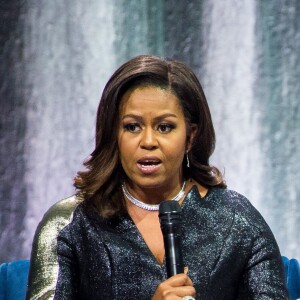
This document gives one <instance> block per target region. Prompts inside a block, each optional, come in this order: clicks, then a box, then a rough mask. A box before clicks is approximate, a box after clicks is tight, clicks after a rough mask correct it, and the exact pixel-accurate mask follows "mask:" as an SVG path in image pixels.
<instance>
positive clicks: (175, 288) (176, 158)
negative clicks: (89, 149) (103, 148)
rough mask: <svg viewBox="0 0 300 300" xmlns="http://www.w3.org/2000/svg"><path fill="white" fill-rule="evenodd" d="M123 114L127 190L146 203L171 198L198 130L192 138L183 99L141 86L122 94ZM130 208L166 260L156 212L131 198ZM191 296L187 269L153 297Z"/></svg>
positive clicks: (122, 151) (122, 155) (151, 244)
mask: <svg viewBox="0 0 300 300" xmlns="http://www.w3.org/2000/svg"><path fill="white" fill-rule="evenodd" d="M119 119H120V124H119V132H118V146H119V153H120V161H121V164H122V166H123V169H124V171H125V173H126V175H127V180H126V185H127V188H128V190H129V192H130V193H131V194H132V195H133V196H134V197H136V198H137V199H139V200H140V201H143V202H144V203H148V204H158V203H160V202H162V201H163V200H165V199H171V198H173V197H174V196H175V195H177V193H178V192H179V191H180V189H181V187H182V184H183V176H182V161H183V158H184V155H185V153H186V152H187V151H188V150H189V147H190V145H191V141H192V138H193V136H194V131H195V129H193V130H192V134H191V135H190V138H189V139H188V137H187V124H186V122H185V118H184V113H183V110H182V107H181V105H180V102H179V99H178V98H177V97H176V95H175V94H173V93H172V92H171V91H170V90H166V89H161V88H159V87H153V86H148V87H137V88H135V89H133V90H129V91H127V92H126V93H125V94H124V96H123V97H122V99H121V105H120V110H119ZM190 185H192V183H191V182H189V183H188V185H187V188H186V189H188V188H189V187H190ZM127 209H128V213H129V215H130V216H131V218H132V220H133V222H134V223H135V224H136V226H137V228H138V230H139V232H140V233H141V235H142V236H143V238H144V241H145V243H146V244H147V245H148V247H149V249H150V251H151V252H152V254H153V255H154V257H155V258H156V260H157V262H158V263H159V264H160V265H162V263H163V259H164V254H165V252H164V244H163V236H162V233H161V229H160V223H159V218H158V212H157V211H147V210H143V209H141V208H139V207H137V206H135V205H133V204H132V203H131V202H130V201H127ZM187 295H190V296H195V289H194V287H193V283H192V281H191V279H190V278H189V277H188V276H187V275H186V274H177V275H175V276H173V277H171V278H169V279H167V280H165V281H164V282H162V283H161V284H160V285H159V286H158V287H157V290H156V292H155V294H154V296H153V298H152V299H154V300H155V299H181V298H182V297H183V296H187Z"/></svg>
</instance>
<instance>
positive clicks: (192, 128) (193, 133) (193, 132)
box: [186, 124, 198, 152]
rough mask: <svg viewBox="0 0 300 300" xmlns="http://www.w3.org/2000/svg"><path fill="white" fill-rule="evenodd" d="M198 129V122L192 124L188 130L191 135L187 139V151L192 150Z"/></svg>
mask: <svg viewBox="0 0 300 300" xmlns="http://www.w3.org/2000/svg"><path fill="white" fill-rule="evenodd" d="M197 130H198V126H197V125H196V124H190V128H189V130H188V133H189V135H188V137H187V141H186V152H189V151H190V149H191V147H192V144H193V141H194V138H195V137H196V134H197Z"/></svg>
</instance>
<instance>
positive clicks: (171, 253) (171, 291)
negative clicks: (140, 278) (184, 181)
mask: <svg viewBox="0 0 300 300" xmlns="http://www.w3.org/2000/svg"><path fill="white" fill-rule="evenodd" d="M159 220H160V225H161V230H162V234H163V238H164V245H165V260H166V269H167V277H168V279H167V280H165V281H163V282H162V283H161V284H159V286H158V288H157V289H156V292H155V294H154V296H153V298H152V300H155V299H160V300H161V299H185V300H187V299H189V300H193V299H195V298H194V297H193V296H195V295H196V291H195V288H194V287H193V283H192V281H191V279H190V278H189V277H188V276H187V275H186V274H184V264H183V256H182V248H181V208H180V206H179V204H178V202H176V201H172V200H166V201H163V202H162V203H161V204H160V206H159ZM187 295H190V296H187Z"/></svg>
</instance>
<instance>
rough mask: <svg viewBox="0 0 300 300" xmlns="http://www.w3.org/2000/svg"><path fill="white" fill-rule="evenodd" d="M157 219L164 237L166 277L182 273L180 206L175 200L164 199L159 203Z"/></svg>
mask: <svg viewBox="0 0 300 300" xmlns="http://www.w3.org/2000/svg"><path fill="white" fill-rule="evenodd" d="M158 216H159V221H160V227H161V231H162V234H163V237H164V245H165V257H166V267H167V276H168V278H169V277H171V276H173V275H176V274H179V273H183V271H184V266H183V258H182V250H181V208H180V206H179V204H178V202H177V201H174V200H165V201H163V202H162V203H161V204H160V205H159V215H158Z"/></svg>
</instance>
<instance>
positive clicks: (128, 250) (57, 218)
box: [27, 186, 288, 300]
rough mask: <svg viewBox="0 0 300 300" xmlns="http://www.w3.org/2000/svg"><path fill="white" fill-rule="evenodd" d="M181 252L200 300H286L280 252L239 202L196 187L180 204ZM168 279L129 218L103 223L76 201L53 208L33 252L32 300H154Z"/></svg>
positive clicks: (249, 207)
mask: <svg viewBox="0 0 300 300" xmlns="http://www.w3.org/2000/svg"><path fill="white" fill-rule="evenodd" d="M182 231H183V232H182V242H183V245H182V250H183V255H184V265H185V266H188V272H189V273H188V274H189V276H190V277H191V279H192V281H193V283H194V286H195V288H196V291H197V300H200V299H214V300H216V299H218V300H221V299H226V300H227V299H243V300H245V299H272V300H274V299H277V300H278V299H288V297H287V291H286V288H285V283H284V273H283V272H284V271H283V266H282V263H281V256H280V253H279V249H278V246H277V244H276V241H275V239H274V237H273V234H272V232H271V231H270V229H269V227H268V225H267V224H266V223H265V221H264V219H263V218H262V216H261V215H260V214H259V213H258V211H257V210H256V209H255V208H254V207H253V206H252V205H251V204H250V202H249V201H248V200H247V199H246V198H245V197H243V196H241V195H240V194H238V193H236V192H233V191H230V190H227V189H221V188H211V189H210V190H209V192H208V193H207V195H206V196H205V197H203V198H201V197H200V195H199V193H198V190H197V188H196V187H195V186H194V187H193V188H192V189H191V191H190V192H189V193H188V194H187V196H186V198H185V200H184V202H183V204H182ZM165 279H166V271H165V265H162V266H161V265H159V264H158V263H157V261H156V259H155V257H154V256H153V255H152V253H151V251H150V250H149V248H148V247H147V245H146V244H145V242H144V240H143V238H142V236H141V234H140V233H139V231H138V229H137V228H136V226H135V224H134V223H133V221H132V219H131V218H130V217H129V216H128V215H123V216H118V217H114V218H112V219H103V218H101V217H100V216H99V215H97V214H96V213H93V212H91V211H88V210H87V209H86V208H85V206H84V205H83V204H82V203H81V202H80V199H78V198H76V197H75V196H73V197H71V198H68V199H65V200H62V201H60V202H58V203H57V204H55V205H54V206H53V207H52V208H51V209H50V210H49V211H48V212H47V213H46V214H45V216H44V218H43V220H42V221H41V223H40V224H39V226H38V228H37V231H36V234H35V238H34V244H33V250H32V257H31V267H30V276H29V286H28V292H27V299H69V300H72V299H90V300H91V299H122V300H126V299H139V300H143V299H151V296H152V295H153V294H154V292H155V289H156V287H157V285H158V284H159V283H160V282H161V281H163V280H165Z"/></svg>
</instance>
